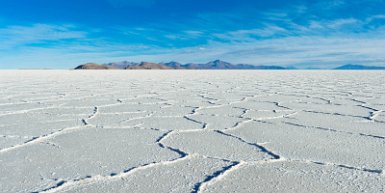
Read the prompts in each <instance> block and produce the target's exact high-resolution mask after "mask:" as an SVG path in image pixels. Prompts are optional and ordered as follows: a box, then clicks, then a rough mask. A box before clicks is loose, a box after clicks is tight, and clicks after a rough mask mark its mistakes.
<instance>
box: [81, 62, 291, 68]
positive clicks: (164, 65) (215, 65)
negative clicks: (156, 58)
mask: <svg viewBox="0 0 385 193" xmlns="http://www.w3.org/2000/svg"><path fill="white" fill-rule="evenodd" d="M75 69H76V70H86V69H124V70H131V69H207V70H215V69H222V70H224V69H261V70H284V69H292V68H288V67H282V66H256V65H251V64H231V63H229V62H224V61H221V60H215V61H211V62H208V63H205V64H199V63H188V64H181V63H179V62H175V61H172V62H167V63H151V62H141V63H135V62H128V61H123V62H116V63H107V64H95V63H87V64H82V65H79V66H77V67H76V68H75Z"/></svg>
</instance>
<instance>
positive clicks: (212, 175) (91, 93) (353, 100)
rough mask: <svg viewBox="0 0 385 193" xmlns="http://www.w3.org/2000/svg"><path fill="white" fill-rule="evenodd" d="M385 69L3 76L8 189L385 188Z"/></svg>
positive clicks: (1, 173)
mask: <svg viewBox="0 0 385 193" xmlns="http://www.w3.org/2000/svg"><path fill="white" fill-rule="evenodd" d="M384 169H385V72H384V71H187V70H186V71H64V70H63V71H0V192H4V193H12V192H79V193H80V192H103V193H105V192H114V193H116V192H144V193H152V192H176V193H183V192H192V193H194V192H202V193H203V192H221V193H222V192H271V193H277V192H282V193H301V192H303V193H308V192H319V193H325V192H332V193H338V192H341V193H342V192H344V193H345V192H370V193H376V192H384V189H385V174H384Z"/></svg>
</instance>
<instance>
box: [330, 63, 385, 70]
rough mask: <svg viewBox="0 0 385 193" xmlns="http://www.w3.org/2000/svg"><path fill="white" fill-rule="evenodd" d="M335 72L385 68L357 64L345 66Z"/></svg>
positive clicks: (383, 68)
mask: <svg viewBox="0 0 385 193" xmlns="http://www.w3.org/2000/svg"><path fill="white" fill-rule="evenodd" d="M334 69H335V70H385V67H382V66H364V65H357V64H346V65H343V66H340V67H337V68H334Z"/></svg>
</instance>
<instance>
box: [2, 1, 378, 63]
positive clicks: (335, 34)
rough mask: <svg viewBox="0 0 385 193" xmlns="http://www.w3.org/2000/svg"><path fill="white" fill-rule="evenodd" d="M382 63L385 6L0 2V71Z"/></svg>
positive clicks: (348, 3)
mask: <svg viewBox="0 0 385 193" xmlns="http://www.w3.org/2000/svg"><path fill="white" fill-rule="evenodd" d="M215 59H222V60H225V61H229V62H232V63H248V64H256V65H282V66H295V67H298V68H305V67H311V68H330V67H335V66H339V65H343V64H347V63H354V64H365V65H377V66H385V0H359V1H358V0H353V1H348V0H324V1H305V0H286V1H283V0H269V1H257V0H256V1H252V0H236V1H234V0H0V68H40V67H47V68H71V67H74V66H76V65H78V64H81V63H85V62H98V63H105V62H114V61H123V60H128V61H136V62H139V61H143V60H145V61H151V62H166V61H171V60H175V61H180V62H182V63H187V62H208V61H209V60H215Z"/></svg>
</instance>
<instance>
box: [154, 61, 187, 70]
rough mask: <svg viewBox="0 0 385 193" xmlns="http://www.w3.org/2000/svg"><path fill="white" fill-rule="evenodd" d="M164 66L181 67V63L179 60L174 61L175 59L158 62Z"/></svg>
mask: <svg viewBox="0 0 385 193" xmlns="http://www.w3.org/2000/svg"><path fill="white" fill-rule="evenodd" d="M160 64H162V65H164V66H167V67H169V68H173V69H183V68H184V67H183V64H181V63H179V62H175V61H171V62H167V63H160Z"/></svg>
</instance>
